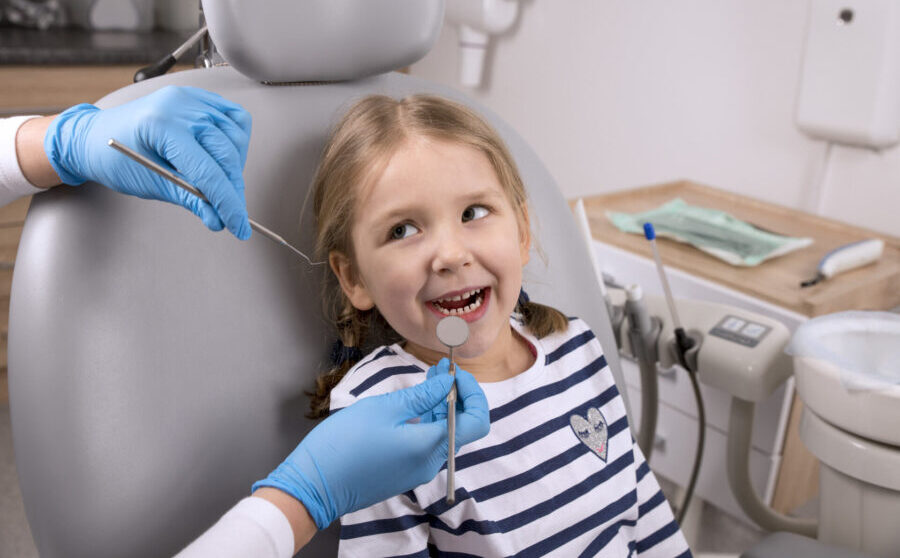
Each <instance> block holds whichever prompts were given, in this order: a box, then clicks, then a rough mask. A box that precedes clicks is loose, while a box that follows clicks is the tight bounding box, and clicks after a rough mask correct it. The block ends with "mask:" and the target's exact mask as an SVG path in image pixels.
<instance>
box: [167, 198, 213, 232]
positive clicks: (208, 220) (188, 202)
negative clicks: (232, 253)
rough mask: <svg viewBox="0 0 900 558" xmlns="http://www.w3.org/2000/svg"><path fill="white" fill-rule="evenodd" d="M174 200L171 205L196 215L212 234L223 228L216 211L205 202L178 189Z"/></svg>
mask: <svg viewBox="0 0 900 558" xmlns="http://www.w3.org/2000/svg"><path fill="white" fill-rule="evenodd" d="M174 196H175V198H176V199H174V200H172V203H176V204H178V205H180V206H182V207H184V208H186V209H187V210H189V211H190V212H191V213H193V214H194V215H196V216H197V217H199V218H200V220H201V221H203V224H204V225H205V226H206V228H208V229H209V230H211V231H213V232H219V231H221V230H222V229H224V228H225V224H224V223H223V222H222V220H221V219H220V218H219V214H218V213H216V210H215V209H214V208H213V206H211V205H210V204H209V202H205V201H203V200H201V199H200V198H198V197H197V196H195V195H194V194H192V193H190V192H186V191H184V190H181V189H179V190H178V191H177V192H175V193H174Z"/></svg>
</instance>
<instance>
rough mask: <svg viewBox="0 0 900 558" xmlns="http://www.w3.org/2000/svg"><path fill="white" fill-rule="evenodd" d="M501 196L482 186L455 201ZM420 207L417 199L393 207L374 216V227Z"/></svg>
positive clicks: (502, 195)
mask: <svg viewBox="0 0 900 558" xmlns="http://www.w3.org/2000/svg"><path fill="white" fill-rule="evenodd" d="M503 198H504V194H503V193H502V192H498V191H496V189H495V188H484V189H481V190H476V191H474V192H466V193H465V194H462V195H460V196H459V197H458V198H456V200H455V203H458V204H459V205H468V204H470V203H475V202H479V201H491V200H495V199H503ZM421 207H422V203H421V202H420V201H418V200H416V201H415V202H413V203H411V204H409V205H403V206H400V207H395V208H393V209H391V210H389V211H388V212H387V213H384V214H383V215H378V216H376V217H375V219H374V223H373V224H374V226H375V227H376V228H383V227H386V226H389V225H393V224H394V223H396V222H397V221H399V220H401V219H404V218H407V217H409V215H410V214H413V213H415V212H416V211H418V210H420V209H421Z"/></svg>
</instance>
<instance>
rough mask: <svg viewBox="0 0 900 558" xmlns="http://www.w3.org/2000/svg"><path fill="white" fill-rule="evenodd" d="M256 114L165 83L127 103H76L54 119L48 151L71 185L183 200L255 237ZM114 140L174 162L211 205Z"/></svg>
mask: <svg viewBox="0 0 900 558" xmlns="http://www.w3.org/2000/svg"><path fill="white" fill-rule="evenodd" d="M250 126H251V118H250V114H249V113H248V112H247V111H245V110H244V109H243V108H241V107H240V105H237V104H235V103H232V102H231V101H228V100H227V99H224V98H222V97H220V96H219V95H216V94H215V93H211V92H209V91H205V90H203V89H198V88H196V87H174V86H169V87H164V88H162V89H160V90H157V91H154V92H153V93H150V94H149V95H147V96H146V97H142V98H140V99H136V100H134V101H131V102H129V103H126V104H124V105H120V106H117V107H112V108H108V109H104V110H100V109H98V108H97V107H95V106H94V105H89V104H80V105H76V106H74V107H72V108H70V109H68V110H66V111H65V112H63V113H62V114H60V115H59V116H58V117H56V118H55V119H54V120H53V122H51V124H50V128H49V129H48V130H47V134H46V135H45V136H44V151H45V152H46V153H47V158H48V159H49V160H50V164H51V165H52V166H53V169H54V170H55V171H56V173H57V174H58V175H59V177H60V178H61V179H62V181H63V182H64V183H66V184H70V185H79V184H82V183H83V182H86V181H88V180H93V181H95V182H99V183H100V184H103V185H104V186H107V187H109V188H111V189H113V190H116V191H118V192H122V193H125V194H131V195H133V196H137V197H140V198H145V199H156V200H163V201H167V202H171V203H176V204H179V205H182V206H184V207H186V208H187V209H189V210H190V211H192V212H193V213H194V214H195V215H197V216H198V217H200V219H202V220H203V223H204V224H205V225H206V226H207V227H209V228H210V229H211V230H214V231H220V230H222V228H223V226H227V227H228V230H229V231H231V233H232V234H234V235H235V236H236V237H238V238H240V239H242V240H246V239H248V238H250V223H249V221H248V220H247V207H246V202H245V201H244V179H243V175H242V173H243V169H244V163H245V162H246V160H247V147H248V146H249V143H250ZM110 138H114V139H116V140H117V141H119V142H121V143H123V144H125V145H127V146H128V147H130V148H132V149H134V150H135V151H137V152H138V153H141V154H142V155H145V156H147V157H149V158H150V159H152V160H154V161H155V162H157V163H159V164H161V165H162V166H164V167H169V168H173V169H174V170H176V171H177V172H178V173H179V174H181V176H182V177H184V178H185V180H187V181H188V182H190V183H191V184H193V185H194V186H195V187H196V188H197V189H198V190H200V191H201V192H203V194H204V195H205V196H206V197H207V198H208V199H209V200H210V202H211V203H212V205H210V203H207V202H205V201H203V200H201V199H200V198H198V197H197V196H194V195H193V194H191V193H189V192H186V191H184V190H182V189H181V188H179V187H178V186H176V185H175V184H173V183H171V182H169V181H168V180H166V179H165V178H163V177H161V176H158V175H157V174H155V173H153V172H151V171H149V170H147V169H145V168H144V167H142V166H141V165H139V164H138V163H136V162H135V161H132V160H131V159H129V158H128V157H126V156H125V155H123V154H122V153H119V152H118V151H116V150H115V149H113V148H112V147H109V145H107V142H108V141H109V139H110Z"/></svg>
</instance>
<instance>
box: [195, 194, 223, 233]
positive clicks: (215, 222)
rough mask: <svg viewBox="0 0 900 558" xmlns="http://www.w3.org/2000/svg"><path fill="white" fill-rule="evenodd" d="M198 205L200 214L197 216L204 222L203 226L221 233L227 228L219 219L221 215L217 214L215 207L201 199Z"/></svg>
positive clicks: (198, 200)
mask: <svg viewBox="0 0 900 558" xmlns="http://www.w3.org/2000/svg"><path fill="white" fill-rule="evenodd" d="M197 205H198V206H199V208H200V214H199V215H197V216H198V217H200V220H201V221H203V224H204V225H206V227H207V228H208V229H209V230H211V231H213V232H219V231H221V230H222V229H224V228H225V223H223V222H222V220H221V219H219V214H218V213H216V210H215V209H213V206H211V205H209V203H207V202H205V201H203V200H201V199H199V198H198V199H197Z"/></svg>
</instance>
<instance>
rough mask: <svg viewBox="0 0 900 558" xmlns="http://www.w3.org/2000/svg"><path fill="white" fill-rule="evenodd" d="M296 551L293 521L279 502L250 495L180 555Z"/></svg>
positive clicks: (263, 557)
mask: <svg viewBox="0 0 900 558" xmlns="http://www.w3.org/2000/svg"><path fill="white" fill-rule="evenodd" d="M293 554H294V532H293V531H292V530H291V524H290V523H289V522H288V519H287V518H286V517H285V516H284V514H283V513H281V510H279V509H278V508H277V507H276V506H275V504H273V503H271V502H269V501H268V500H264V499H262V498H254V497H252V496H248V497H247V498H244V499H243V500H241V501H240V502H238V503H237V504H236V505H235V506H234V507H233V508H231V509H230V510H228V511H227V512H226V513H225V515H223V516H222V518H221V519H219V521H217V522H216V524H215V525H213V526H212V527H210V528H209V529H208V530H207V531H206V532H205V533H203V534H202V535H200V537H199V538H198V539H197V540H195V541H194V542H192V543H191V544H190V545H188V546H187V548H185V549H184V550H182V551H181V552H179V553H178V554H177V555H176V558H214V557H215V558H239V557H244V556H254V557H259V558H290V557H291V556H292V555H293Z"/></svg>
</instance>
